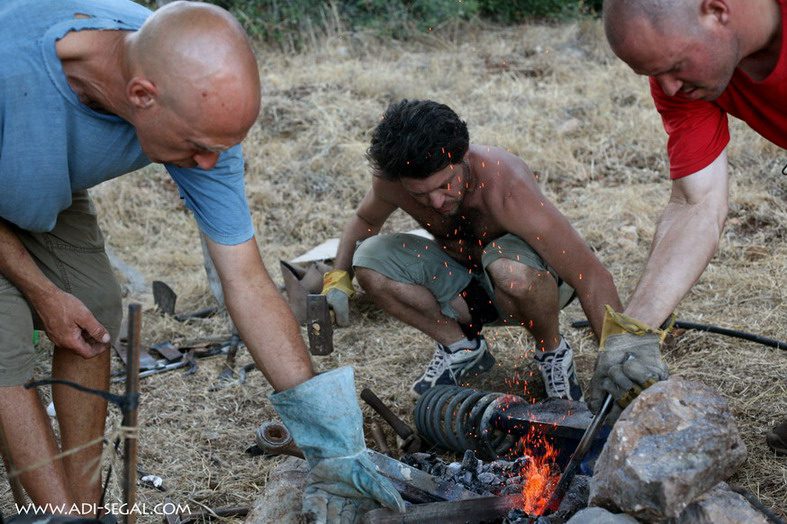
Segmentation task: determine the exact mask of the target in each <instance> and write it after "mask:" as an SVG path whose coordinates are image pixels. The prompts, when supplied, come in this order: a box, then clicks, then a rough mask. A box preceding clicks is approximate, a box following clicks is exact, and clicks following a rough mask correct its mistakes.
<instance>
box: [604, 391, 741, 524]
mask: <svg viewBox="0 0 787 524" xmlns="http://www.w3.org/2000/svg"><path fill="white" fill-rule="evenodd" d="M745 457H746V446H745V445H744V443H743V441H742V440H741V437H740V434H739V433H738V429H737V427H736V425H735V421H734V419H733V416H732V413H731V412H730V409H729V406H728V405H727V402H726V401H725V400H724V399H723V398H722V397H721V396H720V395H719V394H718V393H716V392H715V391H714V390H713V389H711V388H709V387H708V386H705V385H703V384H700V383H698V382H692V381H689V380H686V379H683V378H680V377H673V378H671V379H669V380H666V381H663V382H659V383H657V384H655V385H653V386H651V387H650V388H648V389H647V390H645V391H644V392H643V393H641V394H640V395H639V396H638V397H637V398H636V399H635V400H634V402H632V403H631V404H630V405H629V406H628V407H627V408H626V409H625V410H624V411H623V413H622V414H621V416H620V418H619V419H618V422H617V423H616V424H615V426H614V427H613V429H612V431H611V433H610V435H609V438H608V440H607V443H606V445H605V446H604V449H603V450H602V452H601V455H600V456H599V458H598V460H597V461H596V465H595V468H594V475H593V479H592V480H591V482H590V505H591V506H603V507H606V508H610V509H613V510H616V511H622V512H624V513H628V514H629V515H632V516H634V517H637V518H638V519H641V520H645V521H648V522H659V521H664V520H667V519H670V518H677V517H678V516H679V515H680V514H681V512H682V511H683V510H684V509H685V508H686V506H688V505H689V504H690V503H691V502H692V501H693V500H694V499H695V498H697V496H699V495H701V494H702V493H704V492H705V491H707V490H708V489H710V488H711V487H713V486H715V485H716V484H718V483H719V482H720V481H722V480H724V479H726V478H728V477H729V476H730V475H732V474H733V473H734V472H735V470H736V469H737V467H738V466H739V465H740V464H741V463H742V462H743V461H744V459H745Z"/></svg>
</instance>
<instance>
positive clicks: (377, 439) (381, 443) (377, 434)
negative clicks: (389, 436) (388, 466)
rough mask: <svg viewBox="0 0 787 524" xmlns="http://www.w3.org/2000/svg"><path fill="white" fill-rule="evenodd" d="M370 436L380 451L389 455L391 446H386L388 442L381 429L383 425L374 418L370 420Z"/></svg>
mask: <svg viewBox="0 0 787 524" xmlns="http://www.w3.org/2000/svg"><path fill="white" fill-rule="evenodd" d="M372 438H373V439H374V443H375V444H377V447H378V448H379V449H380V453H382V454H383V455H388V456H389V457H390V456H391V448H389V447H388V442H387V441H386V440H385V432H384V431H383V427H382V426H381V425H380V423H379V422H377V421H376V420H373V421H372Z"/></svg>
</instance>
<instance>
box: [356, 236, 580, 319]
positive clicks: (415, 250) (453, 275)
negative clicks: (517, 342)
mask: <svg viewBox="0 0 787 524" xmlns="http://www.w3.org/2000/svg"><path fill="white" fill-rule="evenodd" d="M501 258H504V259H508V260H514V261H516V262H520V263H522V264H524V265H526V266H528V267H532V268H534V269H537V270H539V271H549V272H550V274H551V275H552V276H553V277H554V278H555V280H556V281H557V284H558V294H559V296H558V303H559V305H560V308H561V309H562V308H564V307H566V306H567V305H568V304H569V303H570V302H571V300H572V299H573V298H574V288H572V287H571V286H569V285H568V284H566V283H565V282H563V281H562V280H561V279H560V278H559V277H558V276H557V274H556V273H555V271H554V270H553V269H552V268H551V267H549V266H548V265H547V264H546V262H544V259H543V258H541V256H540V255H539V254H538V253H536V252H535V250H534V249H533V248H532V247H530V245H529V244H528V243H527V242H525V241H524V240H522V239H521V238H519V237H518V236H516V235H512V234H507V235H503V236H502V237H500V238H496V239H495V240H494V241H492V242H490V243H489V244H487V245H486V246H484V254H483V256H482V258H481V265H482V266H483V268H484V271H483V273H482V274H478V273H471V272H470V270H468V269H467V268H466V267H464V266H463V265H462V264H460V263H459V262H457V261H456V259H454V258H452V257H451V256H449V255H448V254H447V253H446V252H445V251H443V250H442V249H441V248H440V246H439V245H438V244H437V242H435V241H434V240H430V239H426V238H423V237H420V236H417V235H412V234H409V233H395V234H393V235H376V236H373V237H369V238H367V239H366V240H364V241H363V242H362V243H361V244H360V245H359V246H358V247H357V249H356V250H355V256H354V257H353V267H363V268H367V269H371V270H373V271H376V272H378V273H380V274H382V275H384V276H386V277H388V278H390V279H391V280H394V281H396V282H403V283H406V284H416V285H420V286H424V287H425V288H427V289H428V290H429V291H431V293H432V295H434V297H435V298H436V299H437V302H438V303H439V304H440V309H441V311H442V312H443V314H444V315H445V316H447V317H449V318H453V319H456V318H458V316H459V315H458V313H457V311H456V310H455V309H454V308H453V307H452V306H451V301H453V300H454V299H455V298H456V297H457V296H458V295H459V294H460V293H461V292H462V291H464V289H465V288H467V286H468V285H469V284H470V281H471V280H472V279H474V278H475V279H478V281H479V283H480V284H481V285H482V286H483V288H484V290H485V291H486V293H487V295H489V297H490V298H491V299H492V300H493V301H494V299H495V293H494V284H493V283H492V281H491V279H490V278H489V274H488V272H487V271H486V268H487V267H489V265H490V264H491V263H492V262H494V261H495V260H498V259H501ZM496 307H497V305H496ZM497 309H498V312H499V313H500V314H501V316H502V313H503V312H502V311H500V308H499V307H497Z"/></svg>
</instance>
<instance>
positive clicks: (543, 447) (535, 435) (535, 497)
mask: <svg viewBox="0 0 787 524" xmlns="http://www.w3.org/2000/svg"><path fill="white" fill-rule="evenodd" d="M520 445H521V446H522V451H523V452H524V454H525V455H527V456H529V457H530V460H528V461H527V464H526V465H525V467H524V468H522V471H521V472H520V475H521V476H522V478H523V479H525V484H524V486H523V487H522V497H523V501H522V504H523V508H522V509H523V510H524V511H525V512H526V513H527V514H528V515H539V516H540V515H542V514H543V513H544V511H545V510H546V509H547V507H546V505H547V502H549V496H550V495H551V494H552V490H553V489H554V488H555V485H556V484H557V482H558V480H559V479H560V468H559V467H558V466H557V463H556V462H557V455H558V451H557V449H556V448H555V447H554V446H552V445H551V444H550V443H549V442H548V441H547V439H545V438H544V436H543V435H541V434H540V433H539V432H537V431H536V430H535V427H534V426H531V428H530V431H529V432H528V434H527V435H526V436H525V437H523V438H522V440H521V441H520Z"/></svg>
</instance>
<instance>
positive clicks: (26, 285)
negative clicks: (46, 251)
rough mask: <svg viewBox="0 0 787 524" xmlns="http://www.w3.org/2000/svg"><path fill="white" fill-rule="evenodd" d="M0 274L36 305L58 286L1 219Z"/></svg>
mask: <svg viewBox="0 0 787 524" xmlns="http://www.w3.org/2000/svg"><path fill="white" fill-rule="evenodd" d="M0 274H2V275H3V276H4V277H5V278H6V279H7V280H8V281H9V282H11V283H12V284H14V286H16V288H17V289H19V291H21V292H22V294H23V295H24V296H25V297H26V298H27V299H28V300H29V301H30V303H31V304H33V306H34V307H35V305H36V304H37V303H38V302H39V301H41V300H44V299H46V298H47V297H48V296H51V295H52V293H53V291H54V290H55V289H56V286H55V285H54V284H53V283H52V281H51V280H49V279H48V278H47V277H46V276H45V275H44V274H43V273H42V272H41V270H40V269H39V268H38V265H37V264H36V263H35V261H34V260H33V257H31V256H30V253H28V251H27V249H25V246H24V245H23V244H22V241H21V240H19V237H18V236H17V235H16V233H15V232H14V231H13V229H12V228H11V227H10V226H9V225H8V224H7V223H6V222H5V221H3V220H0Z"/></svg>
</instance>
